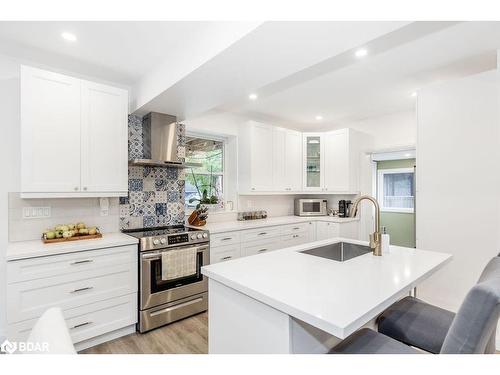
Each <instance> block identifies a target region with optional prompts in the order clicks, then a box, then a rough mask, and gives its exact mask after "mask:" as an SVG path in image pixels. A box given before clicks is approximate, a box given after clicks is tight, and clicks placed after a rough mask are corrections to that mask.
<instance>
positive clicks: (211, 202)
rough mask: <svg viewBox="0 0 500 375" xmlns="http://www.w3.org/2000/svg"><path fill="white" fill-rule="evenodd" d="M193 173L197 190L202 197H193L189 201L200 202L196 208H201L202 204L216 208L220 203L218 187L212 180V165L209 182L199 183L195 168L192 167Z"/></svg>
mask: <svg viewBox="0 0 500 375" xmlns="http://www.w3.org/2000/svg"><path fill="white" fill-rule="evenodd" d="M191 174H192V175H193V182H194V186H195V187H196V191H197V192H198V195H199V197H200V198H191V199H190V200H189V203H193V202H198V204H197V205H196V209H199V208H200V207H201V206H202V205H203V206H206V207H209V208H212V209H215V208H216V206H217V205H218V204H219V197H218V196H217V195H216V194H215V193H216V192H217V188H216V187H215V186H214V184H213V182H212V181H213V172H212V167H210V179H209V183H208V184H204V185H198V182H197V180H196V175H195V174H194V171H193V169H191ZM200 189H201V190H200Z"/></svg>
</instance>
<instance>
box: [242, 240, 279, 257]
mask: <svg viewBox="0 0 500 375" xmlns="http://www.w3.org/2000/svg"><path fill="white" fill-rule="evenodd" d="M282 247H283V246H282V244H281V238H280V237H275V238H272V239H267V240H259V241H252V242H247V243H242V244H241V256H249V255H256V254H262V253H267V252H269V251H273V250H278V249H279V248H282Z"/></svg>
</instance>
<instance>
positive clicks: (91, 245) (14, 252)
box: [6, 233, 139, 261]
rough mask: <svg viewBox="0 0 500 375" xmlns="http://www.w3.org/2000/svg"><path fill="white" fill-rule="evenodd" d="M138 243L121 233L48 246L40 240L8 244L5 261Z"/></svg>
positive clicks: (105, 234)
mask: <svg viewBox="0 0 500 375" xmlns="http://www.w3.org/2000/svg"><path fill="white" fill-rule="evenodd" d="M138 242H139V240H138V239H137V238H134V237H132V236H128V235H126V234H123V233H103V234H102V238H96V239H91V240H79V241H67V242H58V243H49V244H45V243H43V242H42V241H41V240H34V241H20V242H9V244H8V245H7V253H6V259H7V261H13V260H18V259H26V258H36V257H42V256H47V255H57V254H66V253H74V252H78V251H85V250H95V249H102V248H107V247H115V246H124V245H134V244H137V243H138Z"/></svg>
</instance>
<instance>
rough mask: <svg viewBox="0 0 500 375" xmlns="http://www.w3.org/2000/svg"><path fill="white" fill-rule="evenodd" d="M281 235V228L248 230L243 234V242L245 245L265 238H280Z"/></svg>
mask: <svg viewBox="0 0 500 375" xmlns="http://www.w3.org/2000/svg"><path fill="white" fill-rule="evenodd" d="M280 235H281V228H280V227H270V228H261V229H252V230H246V231H243V232H241V242H242V244H243V243H245V242H248V241H256V240H262V239H265V238H273V237H279V236H280Z"/></svg>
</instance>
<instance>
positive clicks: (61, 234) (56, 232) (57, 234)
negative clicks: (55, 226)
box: [55, 230, 63, 238]
mask: <svg viewBox="0 0 500 375" xmlns="http://www.w3.org/2000/svg"><path fill="white" fill-rule="evenodd" d="M55 234H56V238H62V236H63V231H62V230H56V231H55Z"/></svg>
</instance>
